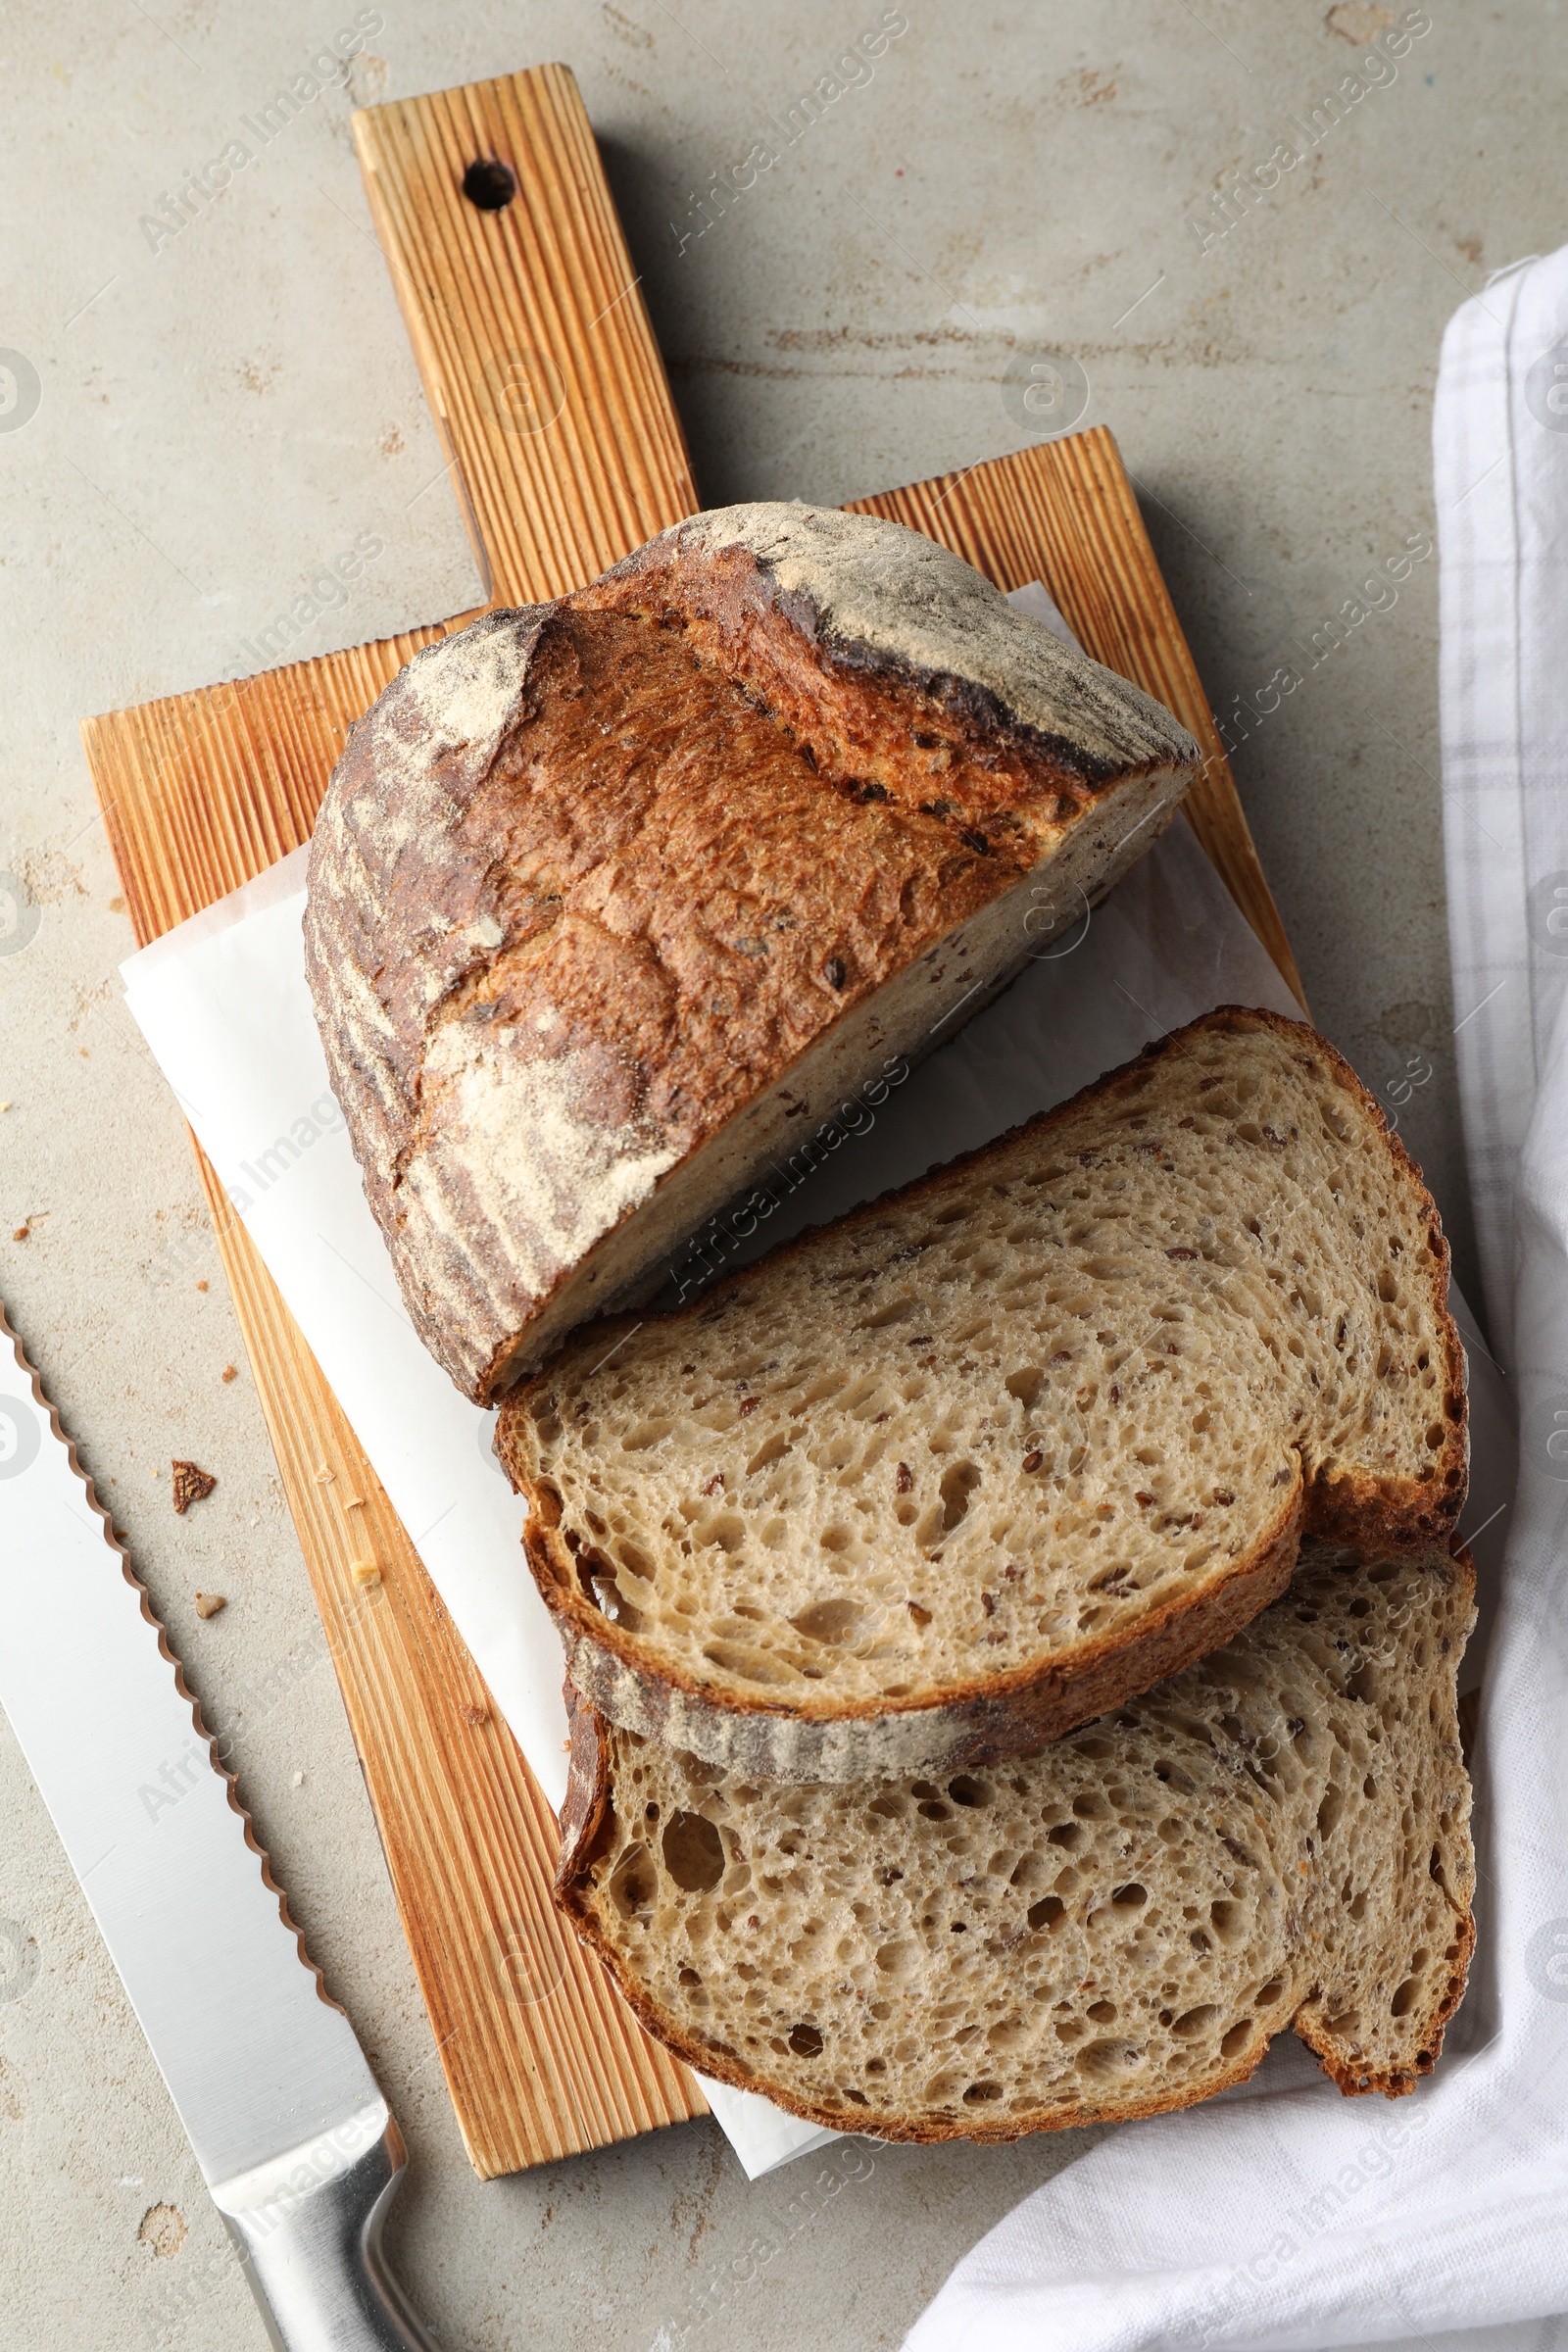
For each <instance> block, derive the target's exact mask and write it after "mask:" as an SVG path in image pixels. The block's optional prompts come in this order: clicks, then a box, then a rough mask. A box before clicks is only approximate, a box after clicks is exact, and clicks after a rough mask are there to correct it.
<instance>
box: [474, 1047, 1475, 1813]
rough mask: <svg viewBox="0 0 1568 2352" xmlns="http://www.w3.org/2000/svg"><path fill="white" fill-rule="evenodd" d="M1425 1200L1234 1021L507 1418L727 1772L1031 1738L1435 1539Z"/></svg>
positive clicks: (882, 1763)
mask: <svg viewBox="0 0 1568 2352" xmlns="http://www.w3.org/2000/svg"><path fill="white" fill-rule="evenodd" d="M1447 1269H1448V1255H1447V1248H1446V1243H1445V1241H1444V1239H1443V1235H1442V1232H1441V1230H1440V1228H1439V1224H1438V1218H1437V1212H1436V1210H1435V1209H1434V1207H1433V1204H1432V1201H1431V1200H1430V1198H1429V1197H1428V1195H1427V1193H1426V1191H1425V1190H1424V1189H1423V1187H1422V1185H1421V1182H1420V1180H1419V1178H1418V1176H1417V1174H1416V1172H1415V1169H1414V1168H1413V1167H1412V1165H1411V1163H1410V1161H1409V1159H1408V1158H1407V1157H1406V1155H1405V1153H1404V1152H1403V1150H1402V1149H1401V1147H1400V1146H1399V1144H1398V1143H1397V1141H1396V1140H1395V1139H1394V1138H1393V1137H1392V1136H1391V1135H1390V1134H1389V1132H1388V1129H1387V1127H1386V1125H1385V1123H1384V1120H1383V1117H1382V1114H1381V1112H1380V1111H1379V1109H1378V1107H1377V1105H1376V1103H1374V1102H1373V1101H1372V1100H1371V1098H1370V1097H1369V1096H1368V1095H1367V1094H1366V1093H1365V1092H1364V1090H1363V1089H1362V1088H1361V1086H1360V1085H1359V1084H1358V1083H1357V1081H1356V1080H1355V1078H1354V1077H1353V1076H1352V1075H1351V1073H1350V1071H1349V1070H1348V1068H1347V1067H1346V1065H1345V1063H1344V1062H1343V1061H1342V1060H1341V1059H1340V1057H1339V1055H1338V1054H1336V1053H1335V1052H1334V1050H1333V1049H1332V1047H1330V1046H1328V1045H1327V1044H1326V1043H1325V1042H1324V1040H1323V1039H1322V1038H1320V1037H1318V1036H1317V1035H1316V1034H1315V1032H1314V1031H1312V1030H1310V1029H1308V1028H1306V1027H1304V1026H1303V1025H1301V1024H1299V1023H1295V1022H1290V1021H1285V1020H1281V1019H1279V1018H1278V1017H1277V1016H1276V1015H1274V1014H1271V1013H1262V1012H1250V1011H1243V1010H1238V1009H1236V1008H1234V1007H1232V1008H1228V1009H1225V1010H1222V1011H1220V1012H1216V1013H1212V1014H1209V1015H1208V1016H1206V1017H1205V1018H1204V1019H1203V1020H1201V1021H1198V1022H1196V1023H1194V1024H1193V1026H1192V1027H1191V1028H1189V1029H1186V1030H1183V1031H1181V1032H1179V1033H1177V1034H1176V1035H1174V1036H1172V1037H1169V1038H1167V1039H1165V1040H1164V1041H1163V1042H1162V1043H1161V1044H1159V1045H1157V1046H1155V1047H1152V1048H1151V1049H1150V1051H1149V1052H1148V1053H1146V1054H1144V1055H1143V1056H1142V1057H1141V1058H1140V1059H1139V1060H1137V1061H1136V1062H1133V1063H1130V1064H1129V1065H1128V1066H1127V1067H1126V1068H1125V1069H1122V1070H1119V1071H1117V1072H1115V1073H1113V1074H1112V1075H1111V1076H1109V1077H1107V1078H1104V1079H1103V1080H1101V1081H1100V1082H1099V1084H1097V1085H1096V1086H1093V1087H1091V1088H1090V1089H1089V1090H1088V1091H1087V1092H1086V1093H1084V1094H1082V1095H1080V1096H1078V1097H1077V1098H1076V1099H1075V1100H1074V1101H1072V1102H1071V1103H1067V1104H1065V1105H1063V1106H1062V1107H1061V1108H1059V1109H1057V1110H1054V1111H1052V1112H1049V1113H1047V1114H1046V1115H1045V1116H1043V1117H1041V1118H1038V1119H1036V1120H1033V1121H1032V1122H1031V1123H1030V1124H1029V1125H1028V1126H1026V1127H1022V1128H1019V1129H1018V1130H1016V1131H1015V1132H1014V1133H1013V1134H1011V1135H1008V1136H1005V1137H1003V1138H1002V1140H1001V1141H1000V1142H998V1143H995V1144H992V1145H990V1146H988V1147H987V1148H986V1149H985V1150H984V1151H981V1152H974V1153H972V1154H971V1155H970V1156H969V1157H968V1158H966V1159H961V1160H956V1161H955V1162H954V1163H953V1164H952V1165H951V1166H949V1167H947V1168H944V1169H941V1170H939V1171H938V1172H937V1173H936V1174H934V1175H932V1176H928V1177H925V1178H923V1179H922V1180H921V1181H920V1182H918V1183H916V1184H913V1185H910V1186H908V1187H907V1189H906V1190H905V1191H903V1192H900V1193H894V1194H890V1195H889V1196H888V1197H887V1198H886V1199H884V1200H882V1201H877V1202H875V1203H874V1204H872V1205H871V1206H869V1207H867V1208H863V1209H859V1210H858V1211H856V1212H855V1213H854V1214H853V1215H851V1216H849V1217H846V1218H844V1219H843V1220H841V1221H840V1222H839V1223H838V1224H836V1225H832V1226H829V1227H825V1228H823V1229H821V1230H820V1231H818V1232H815V1233H812V1234H809V1235H806V1236H805V1237H803V1238H802V1239H801V1240H800V1241H798V1242H795V1243H792V1244H790V1245H787V1246H786V1247H785V1248H783V1249H781V1250H778V1251H776V1252H775V1253H774V1254H773V1255H772V1256H771V1257H768V1258H764V1259H762V1260H761V1261H760V1263H759V1264H757V1265H755V1266H753V1267H751V1268H749V1269H747V1270H745V1271H743V1272H741V1273H738V1274H735V1275H733V1276H731V1277H730V1278H729V1279H728V1280H726V1281H724V1282H722V1283H720V1284H719V1285H717V1286H715V1288H714V1289H713V1290H712V1291H711V1293H710V1294H709V1295H708V1297H707V1298H706V1299H702V1300H700V1301H699V1302H698V1303H697V1304H695V1305H694V1306H691V1307H687V1308H684V1309H682V1310H680V1311H679V1312H677V1313H675V1314H673V1315H669V1316H663V1317H655V1318H650V1319H649V1320H647V1321H644V1322H635V1321H633V1320H631V1319H630V1318H625V1319H612V1320H609V1321H606V1322H603V1323H599V1324H596V1325H594V1326H591V1327H589V1328H588V1329H586V1330H584V1331H582V1332H579V1333H577V1334H575V1335H574V1336H573V1338H572V1339H571V1340H570V1341H569V1342H568V1343H567V1345H566V1347H565V1348H564V1349H563V1350H562V1351H561V1353H560V1354H559V1355H558V1356H557V1357H556V1358H555V1359H554V1361H553V1362H552V1363H550V1364H549V1365H548V1366H547V1367H546V1369H545V1370H544V1371H543V1372H542V1373H540V1374H539V1375H538V1376H537V1377H536V1378H535V1379H534V1380H532V1381H531V1382H529V1383H527V1384H525V1385H524V1386H522V1387H521V1388H519V1389H518V1390H517V1391H516V1392H515V1394H514V1395H513V1396H512V1397H509V1398H508V1399H507V1400H506V1402H505V1404H504V1407H503V1411H502V1416H501V1423H500V1429H499V1433H498V1439H497V1449H498V1451H499V1452H500V1454H501V1457H502V1460H503V1461H504V1462H505V1464H506V1466H507V1468H508V1470H509V1472H510V1473H511V1475H512V1478H513V1480H514V1482H515V1485H517V1486H518V1487H519V1488H520V1489H521V1491H522V1492H523V1493H524V1494H525V1495H527V1497H528V1499H529V1502H530V1504H531V1506H532V1507H531V1510H530V1517H529V1524H528V1529H527V1535H526V1539H525V1540H526V1543H527V1547H528V1557H529V1561H530V1564H531V1565H532V1568H533V1571H534V1574H535V1577H536V1579H537V1581H538V1584H539V1587H540V1590H541V1592H542V1593H543V1594H544V1596H545V1599H546V1601H547V1602H548V1604H549V1606H550V1608H551V1609H552V1610H553V1611H554V1613H555V1616H556V1620H557V1624H558V1627H559V1628H560V1631H561V1633H562V1636H563V1639H564V1642H565V1645H566V1653H567V1669H568V1672H569V1673H570V1675H571V1678H572V1680H573V1682H574V1683H575V1684H576V1685H577V1688H578V1689H579V1691H582V1692H583V1693H584V1695H585V1696H586V1697H588V1698H589V1699H591V1700H592V1702H593V1703H594V1704H595V1705H596V1706H597V1707H598V1708H599V1709H600V1710H601V1711H602V1712H603V1713H604V1714H606V1715H608V1716H609V1717H610V1718H611V1719H612V1721H613V1722H615V1723H617V1724H619V1725H621V1726H622V1727H623V1728H625V1729H627V1730H631V1731H638V1732H644V1733H648V1734H651V1735H652V1736H654V1737H655V1738H659V1739H662V1740H666V1741H667V1742H668V1743H669V1744H670V1745H671V1746H676V1747H682V1748H687V1749H690V1750H691V1751H692V1752H693V1753H695V1754H697V1755H701V1756H705V1757H707V1758H708V1759H709V1760H710V1761H711V1762H713V1763H717V1764H723V1765H726V1766H730V1767H732V1768H733V1769H735V1770H736V1771H740V1772H745V1773H765V1774H773V1775H779V1776H782V1777H785V1778H793V1779H799V1780H858V1779H861V1778H863V1777H864V1776H866V1775H867V1774H870V1773H877V1772H903V1771H913V1770H916V1769H918V1768H920V1767H922V1766H924V1767H926V1768H927V1769H934V1768H936V1767H938V1766H951V1765H953V1764H956V1763H962V1762H975V1761H983V1760H986V1759H990V1758H994V1757H996V1756H999V1755H1003V1754H1007V1753H1027V1752H1029V1751H1030V1750H1032V1749H1034V1748H1037V1747H1039V1746H1040V1745H1041V1744H1042V1742H1043V1741H1045V1740H1050V1739H1054V1738H1056V1737H1057V1736H1058V1735H1059V1734H1061V1733H1062V1732H1064V1731H1066V1730H1068V1729H1070V1727H1071V1726H1072V1725H1074V1724H1077V1723H1082V1722H1085V1721H1087V1720H1088V1719H1089V1718H1090V1717H1091V1716H1095V1715H1099V1714H1101V1713H1103V1711H1104V1709H1105V1708H1106V1707H1108V1706H1112V1705H1114V1704H1116V1703H1117V1701H1118V1700H1120V1699H1122V1698H1124V1697H1126V1696H1128V1695H1129V1694H1131V1693H1132V1692H1134V1691H1143V1690H1147V1689H1148V1688H1149V1686H1150V1684H1152V1683H1153V1682H1157V1681H1158V1680H1159V1678H1160V1676H1161V1675H1164V1674H1169V1673H1172V1672H1174V1671H1175V1670H1176V1669H1177V1668H1178V1667H1180V1666H1182V1665H1185V1664H1186V1663H1187V1662H1188V1661H1189V1660H1191V1659H1193V1658H1195V1657H1201V1656H1202V1655H1203V1654H1204V1653H1205V1652H1206V1651H1208V1650H1210V1649H1214V1648H1216V1647H1218V1645H1219V1644H1220V1643H1221V1642H1224V1641H1226V1640H1228V1639H1229V1637H1230V1636H1231V1635H1232V1634H1233V1633H1234V1632H1236V1631H1237V1629H1238V1628H1239V1627H1240V1626H1242V1625H1244V1624H1246V1623H1247V1622H1248V1620H1249V1619H1250V1618H1252V1617H1254V1616H1255V1615H1256V1614H1257V1612H1258V1611H1259V1610H1260V1609H1262V1608H1264V1607H1266V1606H1267V1604H1268V1603H1269V1602H1270V1601H1271V1600H1273V1599H1274V1598H1275V1597H1276V1596H1277V1594H1278V1593H1281V1592H1282V1591H1283V1590H1284V1588H1285V1586H1286V1584H1287V1583H1288V1582H1289V1580H1290V1575H1291V1571H1292V1567H1293V1565H1294V1562H1295V1559H1296V1551H1297V1544H1298V1541H1299V1533H1300V1531H1301V1528H1302V1526H1303V1523H1304V1525H1305V1527H1306V1529H1307V1530H1308V1531H1309V1532H1313V1533H1316V1534H1318V1535H1321V1536H1325V1537H1333V1538H1335V1539H1338V1540H1342V1541H1345V1542H1348V1543H1349V1544H1354V1545H1358V1546H1360V1547H1362V1548H1371V1547H1375V1546H1379V1545H1397V1544H1401V1543H1406V1542H1412V1541H1415V1542H1430V1541H1433V1540H1438V1541H1441V1540H1443V1539H1444V1538H1445V1537H1446V1535H1447V1534H1448V1533H1450V1532H1451V1530H1452V1528H1453V1526H1454V1524H1455V1522H1456V1520H1457V1517H1458V1512H1459V1509H1460V1506H1461V1504H1462V1502H1463V1498H1464V1491H1465V1471H1466V1459H1467V1446H1466V1422H1465V1368H1464V1357H1463V1352H1462V1350H1461V1348H1460V1345H1459V1340H1458V1335H1457V1333H1456V1332H1455V1330H1454V1327H1453V1324H1452V1322H1451V1320H1450V1318H1449V1316H1448V1312H1447V1308H1446V1286H1447Z"/></svg>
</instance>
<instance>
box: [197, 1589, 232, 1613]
mask: <svg viewBox="0 0 1568 2352" xmlns="http://www.w3.org/2000/svg"><path fill="white" fill-rule="evenodd" d="M227 1606H228V1602H227V1601H226V1599H225V1598H224V1597H223V1594H222V1593H197V1595H196V1614H197V1616H198V1617H216V1616H217V1615H218V1612H219V1610H220V1609H226V1608H227Z"/></svg>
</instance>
